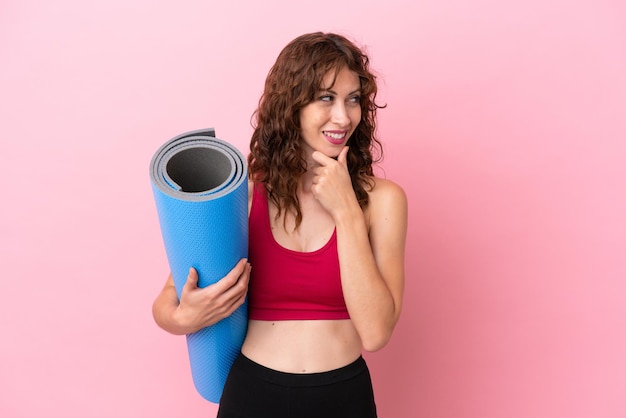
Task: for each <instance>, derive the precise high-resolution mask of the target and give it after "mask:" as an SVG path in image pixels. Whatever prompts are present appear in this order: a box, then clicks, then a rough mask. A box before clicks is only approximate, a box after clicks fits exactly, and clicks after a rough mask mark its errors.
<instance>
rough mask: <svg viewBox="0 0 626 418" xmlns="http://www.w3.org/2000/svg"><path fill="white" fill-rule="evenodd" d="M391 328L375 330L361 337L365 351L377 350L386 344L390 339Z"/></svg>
mask: <svg viewBox="0 0 626 418" xmlns="http://www.w3.org/2000/svg"><path fill="white" fill-rule="evenodd" d="M392 333H393V329H390V330H384V331H380V332H377V333H376V334H374V335H369V336H367V337H365V338H361V345H362V346H363V350H365V351H367V352H371V353H372V352H374V351H379V350H381V349H382V348H383V347H385V346H386V345H387V343H388V342H389V340H391V334H392Z"/></svg>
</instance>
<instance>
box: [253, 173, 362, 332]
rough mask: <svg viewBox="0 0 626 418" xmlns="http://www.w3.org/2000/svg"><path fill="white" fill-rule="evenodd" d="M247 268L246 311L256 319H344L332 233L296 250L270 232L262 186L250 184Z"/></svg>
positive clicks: (335, 241)
mask: <svg viewBox="0 0 626 418" xmlns="http://www.w3.org/2000/svg"><path fill="white" fill-rule="evenodd" d="M248 251H249V254H248V260H249V261H250V264H252V273H251V277H250V284H249V288H248V316H249V318H250V319H255V320H261V321H281V320H309V319H318V320H321V319H348V318H350V315H349V314H348V309H347V308H346V303H345V301H344V299H343V292H342V290H341V276H340V273H339V257H338V255H337V235H336V231H335V232H333V235H332V237H331V238H330V240H329V241H328V242H327V243H326V244H325V245H324V246H323V247H322V248H320V249H319V250H316V251H312V252H298V251H293V250H289V249H287V248H284V247H283V246H281V245H280V244H279V243H278V242H276V240H275V239H274V236H273V235H272V229H271V226H270V219H269V208H268V202H267V194H266V191H265V187H263V185H261V184H255V186H254V191H253V196H252V207H251V208H250V217H249V249H248Z"/></svg>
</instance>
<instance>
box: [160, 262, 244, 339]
mask: <svg viewBox="0 0 626 418" xmlns="http://www.w3.org/2000/svg"><path fill="white" fill-rule="evenodd" d="M249 280H250V264H249V263H248V262H247V260H246V259H242V260H241V261H240V262H239V263H237V265H236V266H235V267H234V268H233V269H232V270H231V271H230V272H229V273H228V274H227V275H226V276H224V278H222V279H221V280H220V281H218V282H217V283H215V284H212V285H209V286H207V287H204V288H199V287H198V274H197V272H196V270H195V269H193V268H192V269H190V270H189V276H188V277H187V282H186V283H185V285H184V287H183V289H182V292H181V298H180V302H179V300H178V295H177V293H176V288H175V287H174V280H173V279H172V275H171V274H170V275H169V277H168V278H167V281H166V283H165V286H164V287H163V290H161V293H159V295H158V296H157V298H156V299H155V301H154V303H153V305H152V315H153V316H154V320H155V322H156V323H157V325H158V326H159V327H161V328H163V329H164V330H165V331H167V332H169V333H171V334H176V335H182V334H189V333H192V332H196V331H198V330H200V329H202V328H204V327H207V326H209V325H213V324H215V323H216V322H218V321H220V320H221V319H223V318H226V317H227V316H229V315H230V314H232V313H233V312H234V311H235V309H237V308H238V307H239V306H240V305H241V304H242V303H243V302H244V300H245V298H246V294H247V292H248V281H249Z"/></svg>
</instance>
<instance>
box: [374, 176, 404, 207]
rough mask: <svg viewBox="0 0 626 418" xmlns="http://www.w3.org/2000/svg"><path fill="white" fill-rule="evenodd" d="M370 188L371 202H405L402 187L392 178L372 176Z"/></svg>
mask: <svg viewBox="0 0 626 418" xmlns="http://www.w3.org/2000/svg"><path fill="white" fill-rule="evenodd" d="M372 184H373V187H372V190H370V191H369V196H370V201H371V203H373V204H390V203H391V204H406V200H407V197H406V193H405V192H404V189H403V188H402V187H401V186H400V185H399V184H397V183H395V182H394V181H392V180H389V179H385V178H381V177H372Z"/></svg>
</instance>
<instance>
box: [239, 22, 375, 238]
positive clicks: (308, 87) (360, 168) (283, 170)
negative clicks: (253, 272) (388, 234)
mask: <svg viewBox="0 0 626 418" xmlns="http://www.w3.org/2000/svg"><path fill="white" fill-rule="evenodd" d="M343 68H348V69H349V70H350V71H353V72H355V73H356V74H358V76H359V80H360V83H361V93H360V95H361V100H360V103H361V121H360V122H359V124H358V126H357V128H356V129H355V131H354V133H353V134H352V136H351V137H350V138H349V144H350V148H349V151H348V156H347V161H348V171H349V173H350V178H351V179H352V187H353V189H354V191H355V194H356V197H357V199H358V201H359V204H360V205H361V207H362V208H364V207H366V206H367V204H368V202H369V198H368V191H369V190H371V188H372V186H373V182H372V177H373V170H372V164H373V163H375V162H378V161H380V160H381V159H382V145H381V143H380V142H379V141H378V139H377V138H376V111H377V109H379V108H382V107H384V106H380V105H378V104H377V103H376V94H377V92H378V87H377V85H376V77H375V75H374V74H372V72H371V71H370V69H369V58H368V56H367V55H366V54H365V53H364V52H363V51H362V50H361V49H359V48H358V47H357V46H355V45H354V43H352V42H351V41H349V40H348V39H346V38H345V37H344V36H341V35H338V34H334V33H322V32H316V33H310V34H305V35H301V36H299V37H297V38H296V39H294V40H293V41H291V42H290V43H289V44H288V45H287V46H286V47H285V48H284V49H283V50H282V51H281V52H280V54H279V55H278V58H277V60H276V63H274V66H273V67H272V68H271V70H270V72H269V74H268V76H267V79H266V81H265V90H264V92H263V95H262V96H261V99H260V100H259V106H258V108H257V110H256V111H255V112H254V115H253V118H254V119H255V121H254V122H253V127H254V133H253V134H252V139H251V141H250V154H249V155H248V169H249V174H250V178H251V179H252V180H253V181H254V182H255V183H256V182H259V183H262V184H263V185H264V186H265V189H266V190H267V193H268V197H269V199H270V200H271V201H272V202H273V203H274V204H275V205H276V207H277V208H278V216H280V214H281V212H282V210H287V211H292V212H293V213H294V215H295V220H296V228H298V226H299V225H300V223H301V222H302V212H301V210H300V204H299V200H298V197H297V194H296V191H297V188H298V179H299V177H300V176H301V175H302V174H304V173H305V172H306V169H307V167H306V161H305V159H304V156H303V155H302V148H301V143H302V137H301V129H300V109H302V108H303V107H305V106H306V105H307V104H309V103H311V102H312V101H313V100H314V99H315V97H316V94H317V93H318V92H319V90H320V89H321V88H322V83H323V80H324V77H325V75H326V74H328V72H329V71H334V72H335V76H336V75H337V73H338V72H339V71H340V70H342V69H343ZM374 155H375V157H374Z"/></svg>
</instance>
